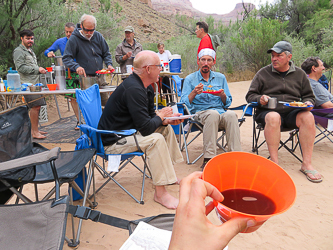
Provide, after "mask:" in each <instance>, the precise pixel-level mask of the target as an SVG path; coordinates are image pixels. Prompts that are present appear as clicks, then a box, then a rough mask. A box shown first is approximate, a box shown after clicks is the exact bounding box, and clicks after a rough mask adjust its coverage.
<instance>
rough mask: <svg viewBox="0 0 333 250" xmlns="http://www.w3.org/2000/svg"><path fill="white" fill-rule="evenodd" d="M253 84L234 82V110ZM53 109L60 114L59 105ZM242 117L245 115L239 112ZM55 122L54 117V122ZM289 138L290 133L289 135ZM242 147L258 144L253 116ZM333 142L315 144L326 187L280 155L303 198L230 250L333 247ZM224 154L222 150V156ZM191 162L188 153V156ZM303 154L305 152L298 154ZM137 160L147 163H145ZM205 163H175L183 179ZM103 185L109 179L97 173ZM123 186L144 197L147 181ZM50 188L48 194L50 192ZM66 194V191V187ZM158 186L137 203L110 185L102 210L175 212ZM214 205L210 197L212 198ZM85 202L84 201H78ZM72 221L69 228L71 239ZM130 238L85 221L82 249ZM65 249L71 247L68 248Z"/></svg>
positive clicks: (125, 179) (194, 150) (134, 179)
mask: <svg viewBox="0 0 333 250" xmlns="http://www.w3.org/2000/svg"><path fill="white" fill-rule="evenodd" d="M249 84H250V82H249V81H245V82H234V83H229V88H230V90H231V93H232V95H233V104H232V106H233V107H234V106H237V105H241V104H243V103H245V98H244V97H245V94H246V92H247V90H248V87H249ZM49 110H50V111H48V112H49V113H50V114H56V113H55V110H54V105H52V103H51V107H50V108H49ZM61 110H62V115H63V116H70V115H73V113H72V111H68V110H67V104H66V102H64V101H62V102H61ZM237 113H238V114H240V113H239V112H237ZM50 118H51V119H50ZM55 119H57V116H56V115H51V117H50V115H49V120H50V122H52V121H53V120H55ZM285 136H287V133H284V135H283V137H285ZM241 138H242V148H243V150H244V151H245V152H251V145H252V117H248V118H247V119H246V122H245V123H244V124H243V125H242V126H241ZM43 145H44V146H46V147H48V148H52V147H54V146H60V147H61V148H62V150H72V149H74V146H75V145H74V144H55V143H45V144H43ZM201 150H202V137H200V138H199V139H197V141H196V142H195V143H194V144H193V145H191V146H190V159H191V160H193V159H194V158H196V156H198V155H199V154H200V152H201ZM332 152H333V144H332V143H330V142H329V141H327V140H326V141H325V140H324V141H322V142H320V143H318V144H317V145H315V147H314V152H313V165H314V166H315V168H316V169H317V170H318V171H320V172H321V174H322V175H323V176H324V181H323V182H322V183H320V184H315V183H311V182H310V181H308V180H307V179H306V177H305V176H304V175H303V174H302V173H301V172H300V171H299V169H300V163H299V162H298V161H297V160H296V159H295V158H294V157H293V156H291V155H290V154H289V153H288V152H287V151H286V150H284V149H282V150H280V152H279V160H280V166H281V167H282V168H283V169H284V170H286V171H287V173H288V174H289V175H290V176H291V178H292V179H293V181H294V182H295V185H296V188H297V199H296V202H295V204H294V206H293V207H292V208H291V209H289V210H288V211H287V212H285V213H284V214H281V215H278V216H275V217H272V218H271V219H269V220H268V221H267V222H266V223H265V224H264V225H263V226H262V227H261V228H260V229H259V230H257V231H256V232H253V233H249V234H239V235H237V236H236V237H235V238H234V239H233V240H232V241H231V242H230V243H229V249H230V250H232V249H267V250H268V249H269V250H271V249H297V250H298V249H311V250H314V249H333V200H332V186H333V184H332V183H333V182H332V181H331V180H332V179H333V169H332V168H330V167H331V165H332V161H333V154H332ZM220 153H222V152H220ZM183 155H184V158H185V153H183ZM260 155H262V156H265V157H267V156H268V153H267V148H266V146H264V147H263V148H262V149H261V150H260ZM298 155H300V153H299V152H298ZM135 162H137V163H138V164H141V162H140V159H137V160H136V161H135ZM201 163H202V162H201V160H199V162H197V163H196V164H194V165H187V164H186V163H185V162H183V163H179V164H177V165H175V166H174V167H175V171H176V173H177V175H178V177H179V178H183V177H185V176H187V175H188V174H190V173H192V172H193V171H198V170H199V169H200V165H201ZM96 177H97V185H99V184H100V183H102V181H103V180H104V179H103V178H102V177H101V176H100V175H99V174H98V173H96ZM116 179H117V180H118V181H119V182H120V183H121V184H123V185H124V186H125V187H127V188H128V189H129V191H130V192H131V191H132V192H133V194H134V195H135V196H136V197H139V195H140V185H141V177H140V174H139V173H138V171H137V170H135V169H133V168H131V167H127V169H124V170H123V171H122V172H121V173H120V174H119V175H118V176H117V178H116ZM46 189H47V186H45V187H44V188H43V190H42V192H43V191H45V190H46ZM167 189H168V191H169V192H170V193H171V194H172V195H174V196H177V197H178V195H179V194H178V191H179V186H178V185H172V186H169V187H167ZM62 191H63V193H66V187H64V188H63V189H62ZM25 192H26V193H27V194H28V195H30V196H32V187H31V186H29V187H27V188H25ZM153 192H154V187H153V185H152V181H151V180H149V179H147V180H146V185H145V193H144V200H145V204H144V205H140V204H137V203H136V202H135V201H134V200H132V199H131V198H130V197H129V196H128V195H127V194H125V193H124V192H123V191H122V190H120V189H119V187H118V186H117V185H115V184H114V183H109V184H107V185H106V186H105V187H104V189H102V191H101V192H100V193H98V194H97V201H98V207H97V209H98V210H99V211H101V212H103V213H106V214H109V215H112V216H117V217H121V218H124V219H128V220H135V219H139V218H142V217H148V216H152V215H158V214H161V213H174V211H172V210H168V209H166V208H164V207H163V206H161V205H159V204H157V203H155V202H154V201H153ZM207 202H208V199H207ZM77 204H79V203H77ZM209 219H210V220H211V221H212V223H214V224H220V222H219V220H218V219H217V217H216V214H215V212H212V213H211V214H210V215H209ZM69 228H70V223H69V224H68V227H67V229H68V230H67V235H68V236H69ZM127 238H128V231H127V230H123V229H119V228H115V227H111V226H107V225H104V224H101V223H94V222H91V221H84V222H83V228H82V233H81V237H80V240H81V243H80V245H79V247H78V248H79V249H119V248H120V246H121V245H122V244H123V243H124V242H125V240H126V239H127ZM64 249H71V248H70V247H68V246H67V245H66V244H65V246H64Z"/></svg>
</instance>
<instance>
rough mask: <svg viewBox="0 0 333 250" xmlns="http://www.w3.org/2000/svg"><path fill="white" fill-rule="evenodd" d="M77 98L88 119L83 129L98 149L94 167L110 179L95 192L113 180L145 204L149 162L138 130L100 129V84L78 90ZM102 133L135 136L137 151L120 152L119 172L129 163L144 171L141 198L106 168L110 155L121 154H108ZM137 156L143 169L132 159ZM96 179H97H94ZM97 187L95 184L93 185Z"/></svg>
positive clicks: (92, 145) (85, 117)
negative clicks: (100, 162)
mask: <svg viewBox="0 0 333 250" xmlns="http://www.w3.org/2000/svg"><path fill="white" fill-rule="evenodd" d="M76 98H77V103H78V104H79V107H80V110H81V112H82V115H83V118H84V120H85V121H86V124H83V125H81V126H80V129H81V131H82V132H83V133H84V134H86V135H87V136H88V137H89V138H90V140H91V147H92V148H95V149H96V150H97V153H96V157H95V160H94V167H95V168H96V169H97V170H98V171H99V172H100V173H101V174H102V176H103V177H108V179H107V180H106V181H105V182H104V184H103V185H101V186H100V187H99V188H98V189H97V190H96V191H95V190H94V194H96V193H97V192H99V191H100V190H101V189H102V188H103V187H104V186H105V185H106V184H107V183H108V182H109V181H111V180H112V181H113V182H114V183H116V184H117V185H118V186H119V187H120V188H121V189H122V190H124V191H125V192H126V193H127V194H128V195H129V196H130V197H132V198H133V199H134V200H135V201H136V202H138V203H140V204H144V201H143V193H144V185H145V177H148V176H147V174H146V170H147V163H146V159H145V157H144V153H143V152H142V151H141V149H140V146H139V144H138V142H137V140H136V136H135V133H136V130H135V129H130V130H121V131H109V130H98V129H97V126H98V122H99V119H100V117H101V115H102V108H101V99H100V95H99V88H98V85H97V84H95V85H93V86H91V87H90V88H88V89H86V90H79V89H77V90H76ZM101 134H115V135H117V136H120V135H122V136H134V138H135V140H136V143H137V151H135V152H132V153H127V154H120V156H121V160H120V166H119V172H120V171H121V170H122V169H123V168H124V167H125V166H127V165H128V164H129V163H130V164H131V165H133V166H134V167H135V168H136V169H138V170H139V171H140V172H141V173H142V185H141V196H140V200H139V199H137V198H135V197H134V196H133V195H132V194H131V193H130V192H129V191H128V190H127V189H126V188H125V187H123V186H122V185H121V184H120V183H119V182H118V181H117V180H116V179H115V176H116V175H117V174H118V173H119V172H112V171H110V172H108V171H106V170H105V161H107V160H108V157H109V156H119V154H106V153H105V151H104V147H103V143H102V139H101ZM97 156H99V157H101V158H102V160H103V165H102V166H101V165H100V164H98V163H97ZM136 156H139V157H141V159H142V161H143V170H141V169H140V168H139V167H138V166H136V165H135V164H134V163H133V162H132V159H133V158H134V157H136ZM94 181H95V179H94ZM93 187H95V185H93Z"/></svg>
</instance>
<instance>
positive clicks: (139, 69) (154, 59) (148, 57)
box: [133, 50, 160, 75]
mask: <svg viewBox="0 0 333 250" xmlns="http://www.w3.org/2000/svg"><path fill="white" fill-rule="evenodd" d="M155 64H160V58H159V57H158V55H157V54H156V53H155V52H154V51H150V50H143V51H141V52H139V53H138V54H137V55H136V56H135V58H134V61H133V67H134V72H135V73H136V74H137V75H141V74H142V73H144V72H145V71H144V67H145V66H147V65H155Z"/></svg>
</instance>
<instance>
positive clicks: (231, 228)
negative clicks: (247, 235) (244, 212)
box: [220, 217, 256, 244]
mask: <svg viewBox="0 0 333 250" xmlns="http://www.w3.org/2000/svg"><path fill="white" fill-rule="evenodd" d="M255 225H256V222H255V221H254V220H252V219H249V218H242V217H238V218H233V219H231V220H229V221H227V222H225V223H223V224H222V225H221V228H220V230H221V236H222V238H223V240H226V241H227V242H229V241H230V240H231V239H232V238H233V237H235V236H236V235H237V234H238V233H240V232H244V231H245V230H246V229H247V228H248V227H252V226H255ZM227 244H228V243H227Z"/></svg>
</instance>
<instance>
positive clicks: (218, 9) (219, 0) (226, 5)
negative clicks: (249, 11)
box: [190, 0, 274, 14]
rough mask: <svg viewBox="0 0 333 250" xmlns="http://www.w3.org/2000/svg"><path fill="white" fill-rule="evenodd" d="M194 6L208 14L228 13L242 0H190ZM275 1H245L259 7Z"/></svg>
mask: <svg viewBox="0 0 333 250" xmlns="http://www.w3.org/2000/svg"><path fill="white" fill-rule="evenodd" d="M190 2H191V3H192V6H193V8H195V9H197V10H200V11H201V12H204V13H207V14H227V13H229V12H231V11H232V10H233V9H234V8H235V7H236V4H237V3H242V0H190ZM266 2H268V3H273V2H274V0H244V3H253V4H255V5H256V7H257V8H258V6H259V4H265V3H266Z"/></svg>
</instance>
